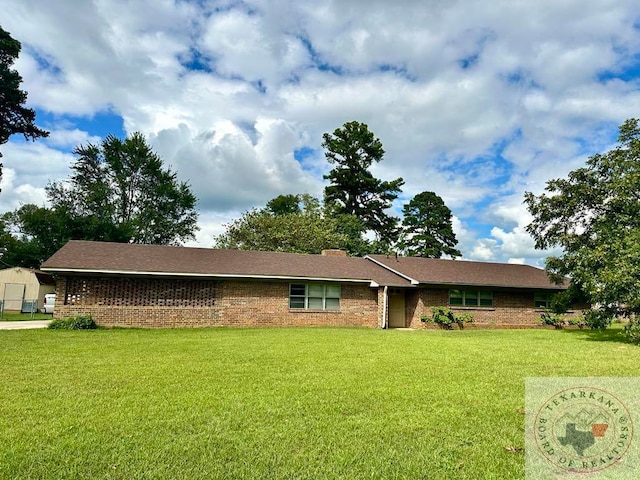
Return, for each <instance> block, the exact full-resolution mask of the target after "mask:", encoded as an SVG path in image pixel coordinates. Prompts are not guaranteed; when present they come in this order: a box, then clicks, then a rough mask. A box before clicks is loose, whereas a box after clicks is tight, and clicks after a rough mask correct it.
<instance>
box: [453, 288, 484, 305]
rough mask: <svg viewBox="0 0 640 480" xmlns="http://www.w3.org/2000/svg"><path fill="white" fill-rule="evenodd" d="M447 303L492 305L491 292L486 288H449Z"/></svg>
mask: <svg viewBox="0 0 640 480" xmlns="http://www.w3.org/2000/svg"><path fill="white" fill-rule="evenodd" d="M449 305H451V306H461V307H493V292H491V291H487V290H449Z"/></svg>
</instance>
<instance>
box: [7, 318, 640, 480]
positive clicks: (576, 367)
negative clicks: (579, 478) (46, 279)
mask: <svg viewBox="0 0 640 480" xmlns="http://www.w3.org/2000/svg"><path fill="white" fill-rule="evenodd" d="M639 374H640V348H638V347H635V346H632V345H629V344H626V343H625V342H624V341H623V338H622V336H621V335H619V334H618V331H609V332H605V333H592V332H588V331H578V330H573V331H554V330H485V331H482V330H473V331H471V330H466V331H425V332H422V331H381V330H368V329H339V328H326V329H324V328H314V329H311V328H310V329H304V328H271V329H215V328H213V329H194V330H187V329H185V330H133V329H132V330H124V329H122V330H96V331H76V332H73V331H71V332H70V331H50V330H32V331H0V385H1V387H0V478H3V479H4V478H15V479H29V478H32V479H36V478H38V479H64V478H69V479H78V478H91V479H93V478H114V479H115V478H121V479H136V478H140V479H141V478H145V479H150V478H154V479H155V478H166V479H210V478H247V479H249V478H251V479H253V478H278V479H281V478H288V479H303V478H308V479H321V478H348V479H352V478H353V479H359V478H362V479H375V478H380V479H400V478H403V479H404V478H407V479H417V478H436V479H439V478H455V479H458V478H460V479H478V478H496V479H504V478H523V477H524V454H523V453H522V452H516V453H512V452H510V451H508V450H507V448H508V447H523V446H524V438H523V431H524V415H523V414H522V408H523V407H524V401H525V400H524V378H525V377H527V376H610V375H611V376H638V375H639Z"/></svg>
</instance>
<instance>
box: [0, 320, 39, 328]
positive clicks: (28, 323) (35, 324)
mask: <svg viewBox="0 0 640 480" xmlns="http://www.w3.org/2000/svg"><path fill="white" fill-rule="evenodd" d="M50 323H51V320H23V321H19V322H0V330H23V329H26V328H47V325H49V324H50Z"/></svg>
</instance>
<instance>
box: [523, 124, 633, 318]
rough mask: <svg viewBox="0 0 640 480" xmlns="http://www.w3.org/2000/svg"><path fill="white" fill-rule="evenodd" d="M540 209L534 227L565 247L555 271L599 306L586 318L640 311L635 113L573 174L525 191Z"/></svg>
mask: <svg viewBox="0 0 640 480" xmlns="http://www.w3.org/2000/svg"><path fill="white" fill-rule="evenodd" d="M525 204H526V205H527V208H528V209H529V212H530V213H531V214H532V216H533V221H532V222H531V223H530V224H529V225H528V226H527V231H528V232H529V233H530V234H531V235H532V236H533V238H534V240H535V242H536V247H537V248H540V249H545V248H550V247H561V248H562V249H563V253H562V254H561V255H559V256H551V257H549V258H547V261H546V268H547V271H548V273H549V274H550V276H551V278H553V279H554V280H556V281H561V280H562V277H563V276H565V275H568V276H570V277H571V281H572V283H573V284H574V286H575V289H576V290H578V291H580V292H581V293H582V294H583V295H584V296H585V297H586V299H587V300H588V301H589V303H590V304H591V305H592V306H593V307H592V310H591V311H590V312H589V313H588V315H587V319H588V320H589V321H590V323H591V325H595V326H606V325H608V324H609V322H610V321H611V319H612V318H614V317H616V316H633V315H634V314H636V315H637V314H638V313H640V282H639V281H638V279H639V278H640V128H639V125H638V120H637V119H635V118H631V119H628V120H627V121H626V122H624V124H623V125H621V126H620V129H619V136H618V145H617V146H616V147H615V148H613V149H612V150H610V151H608V152H606V153H604V154H596V155H593V156H592V157H590V158H589V159H588V160H587V162H586V166H585V167H582V168H578V169H577V170H574V171H572V172H570V173H569V175H568V178H566V179H562V178H559V179H554V180H551V181H549V182H547V185H546V188H545V193H543V194H541V195H539V196H536V195H534V194H532V193H531V192H527V193H526V194H525Z"/></svg>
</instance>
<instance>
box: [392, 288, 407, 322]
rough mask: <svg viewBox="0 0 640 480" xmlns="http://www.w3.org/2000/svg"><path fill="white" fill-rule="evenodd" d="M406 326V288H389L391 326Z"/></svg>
mask: <svg viewBox="0 0 640 480" xmlns="http://www.w3.org/2000/svg"><path fill="white" fill-rule="evenodd" d="M404 327H405V311H404V290H403V289H401V288H391V289H389V328H404Z"/></svg>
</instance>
